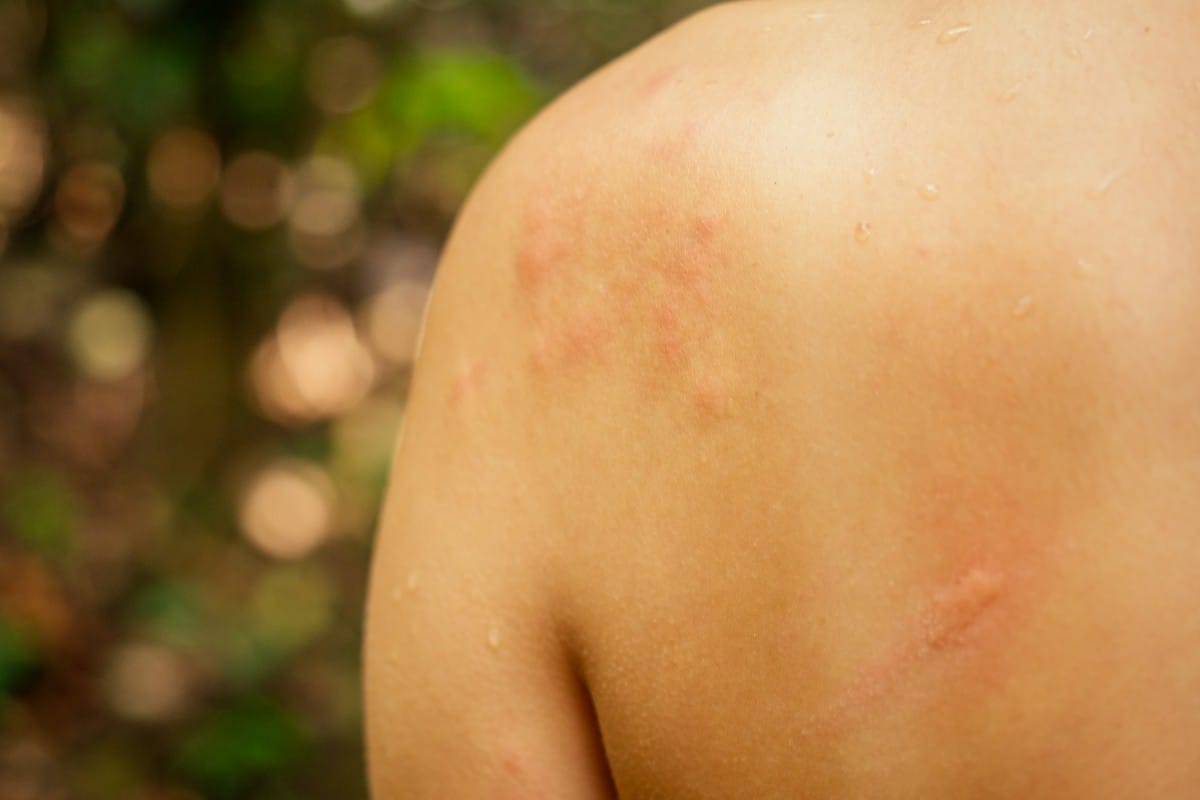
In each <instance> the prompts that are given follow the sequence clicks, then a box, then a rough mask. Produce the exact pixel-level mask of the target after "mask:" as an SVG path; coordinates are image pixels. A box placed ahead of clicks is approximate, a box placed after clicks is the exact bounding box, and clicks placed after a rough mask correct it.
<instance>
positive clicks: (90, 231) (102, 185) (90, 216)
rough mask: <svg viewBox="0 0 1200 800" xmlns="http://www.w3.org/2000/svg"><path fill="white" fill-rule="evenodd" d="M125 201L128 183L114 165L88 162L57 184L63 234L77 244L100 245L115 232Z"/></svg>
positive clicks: (71, 169)
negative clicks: (126, 184)
mask: <svg viewBox="0 0 1200 800" xmlns="http://www.w3.org/2000/svg"><path fill="white" fill-rule="evenodd" d="M124 202H125V181H124V179H123V178H122V177H121V173H120V172H118V171H117V170H116V168H115V167H113V166H112V165H111V164H107V163H105V162H101V161H85V162H82V163H79V164H76V165H74V166H73V167H71V168H70V169H69V170H67V173H66V174H65V175H64V176H63V177H62V180H60V181H59V183H58V190H57V192H56V193H55V196H54V210H55V212H56V214H57V216H58V222H59V225H60V226H61V227H62V229H63V231H64V232H65V233H66V234H67V235H68V236H69V237H70V238H71V239H72V240H73V241H74V242H75V243H77V244H79V245H83V246H85V247H94V246H96V245H99V244H100V243H101V242H103V241H104V239H105V238H107V237H108V235H109V233H111V232H112V229H113V227H114V226H115V225H116V224H117V220H118V218H120V216H121V207H122V205H123V204H124Z"/></svg>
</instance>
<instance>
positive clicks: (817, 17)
mask: <svg viewBox="0 0 1200 800" xmlns="http://www.w3.org/2000/svg"><path fill="white" fill-rule="evenodd" d="M804 16H806V17H808V19H809V21H810V22H820V21H821V20H823V19H828V17H829V12H828V11H810V12H808V13H807V14H805V15H804Z"/></svg>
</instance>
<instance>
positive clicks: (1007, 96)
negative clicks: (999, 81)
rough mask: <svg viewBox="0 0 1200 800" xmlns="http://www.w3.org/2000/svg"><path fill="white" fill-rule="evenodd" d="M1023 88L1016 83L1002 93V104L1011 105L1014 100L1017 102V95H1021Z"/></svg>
mask: <svg viewBox="0 0 1200 800" xmlns="http://www.w3.org/2000/svg"><path fill="white" fill-rule="evenodd" d="M1021 86H1022V84H1019V83H1014V84H1013V85H1012V86H1010V87H1008V88H1007V89H1005V90H1004V91H1003V92H1001V93H1000V102H1001V103H1011V102H1012V101H1013V100H1015V99H1016V98H1017V95H1019V94H1020V93H1021Z"/></svg>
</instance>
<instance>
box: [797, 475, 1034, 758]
mask: <svg viewBox="0 0 1200 800" xmlns="http://www.w3.org/2000/svg"><path fill="white" fill-rule="evenodd" d="M1019 468H1020V467H1019V465H1017V464H1014V465H1013V466H1012V469H1014V470H1016V469H1019ZM1035 506H1036V500H1035V498H1033V497H1026V496H1024V495H1019V494H1018V493H1017V490H1016V489H1014V488H1011V487H1008V486H1006V485H1005V483H1004V481H1003V480H1002V479H995V480H984V479H973V478H962V477H959V476H951V477H945V478H935V479H934V480H932V481H930V482H929V483H928V484H927V485H926V486H925V487H924V488H923V489H920V490H918V494H917V495H916V496H915V497H914V504H913V509H912V516H911V520H912V521H911V523H910V524H911V526H912V530H913V532H914V533H915V534H917V538H916V539H915V540H914V544H913V546H914V547H915V548H918V549H928V548H932V549H933V552H934V553H935V554H937V556H938V557H937V558H935V564H940V566H939V567H938V568H937V569H936V570H935V572H936V573H938V577H935V578H934V581H935V583H934V585H933V587H932V589H931V590H930V591H929V593H928V595H927V597H928V598H929V599H928V600H926V601H925V602H924V603H923V604H922V605H921V606H919V607H918V608H916V609H913V610H912V611H911V612H910V613H909V614H908V615H907V618H904V617H902V618H901V621H900V622H899V623H898V624H897V630H896V632H895V634H894V637H893V638H892V639H891V641H890V642H889V643H888V644H886V645H885V647H884V648H883V650H882V652H881V653H879V654H878V655H876V656H874V657H872V658H871V659H870V660H868V661H867V663H866V664H865V665H864V666H863V667H862V668H861V669H860V670H859V671H858V673H857V674H856V675H855V676H854V678H853V679H851V681H850V682H849V684H848V685H847V686H846V688H844V689H843V690H842V692H841V694H840V695H839V696H838V698H837V699H836V700H835V701H834V702H832V703H831V704H830V705H829V706H827V707H825V708H824V709H821V710H819V711H818V712H817V713H816V714H814V716H813V717H812V719H811V720H810V722H809V725H808V726H807V728H806V732H807V733H808V734H814V733H826V734H828V733H831V732H835V731H838V730H844V729H846V728H847V727H851V726H853V725H854V724H855V723H856V722H858V721H861V720H864V719H866V718H869V717H870V716H872V715H873V714H876V713H879V712H880V711H882V710H883V709H884V708H886V707H887V706H888V705H890V704H892V703H899V702H904V701H906V700H907V701H909V702H911V701H912V700H913V699H914V698H915V697H917V696H919V693H918V692H917V686H918V681H921V680H922V678H923V676H925V675H928V674H929V672H930V671H931V670H935V669H939V670H947V669H948V670H952V671H953V673H952V674H955V675H956V676H959V677H955V678H942V677H941V676H939V680H952V681H954V682H956V683H957V682H958V681H960V680H974V681H977V682H979V683H980V684H981V685H983V686H989V685H990V686H1002V685H1003V684H1004V682H1005V679H1006V675H1008V674H1009V670H1010V669H1011V667H1012V664H1011V660H1010V655H1011V654H1010V653H1009V651H1008V648H1006V646H1005V643H1006V642H1010V641H1011V637H1012V636H1014V635H1015V634H1016V632H1017V631H1018V630H1019V629H1020V627H1021V625H1022V623H1023V622H1024V621H1026V620H1028V619H1029V617H1030V615H1031V614H1033V613H1034V612H1035V611H1036V605H1037V602H1038V598H1039V597H1040V596H1041V592H1044V587H1045V580H1046V579H1047V577H1048V575H1049V573H1050V570H1051V568H1052V566H1053V561H1052V550H1051V545H1050V543H1051V542H1052V541H1053V539H1054V528H1055V520H1054V515H1053V513H1047V514H1045V515H1044V516H1042V515H1039V514H1037V513H1035V511H1034V508H1035Z"/></svg>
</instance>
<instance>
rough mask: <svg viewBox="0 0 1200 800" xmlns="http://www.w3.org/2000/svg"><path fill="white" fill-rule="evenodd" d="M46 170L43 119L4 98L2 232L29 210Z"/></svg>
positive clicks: (0, 117)
mask: <svg viewBox="0 0 1200 800" xmlns="http://www.w3.org/2000/svg"><path fill="white" fill-rule="evenodd" d="M45 171H46V144H45V134H44V132H43V123H42V120H41V119H40V118H39V117H37V116H36V115H35V114H34V113H33V111H32V109H31V108H30V107H29V104H28V102H26V101H24V100H21V99H17V98H0V230H2V229H4V228H10V227H12V226H13V225H15V224H16V222H17V220H19V219H20V217H21V216H22V215H23V214H24V213H25V212H26V211H27V210H28V209H29V206H30V205H31V204H32V203H33V201H34V199H35V198H36V197H37V195H38V192H39V191H40V190H41V188H42V181H43V179H44V177H45Z"/></svg>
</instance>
